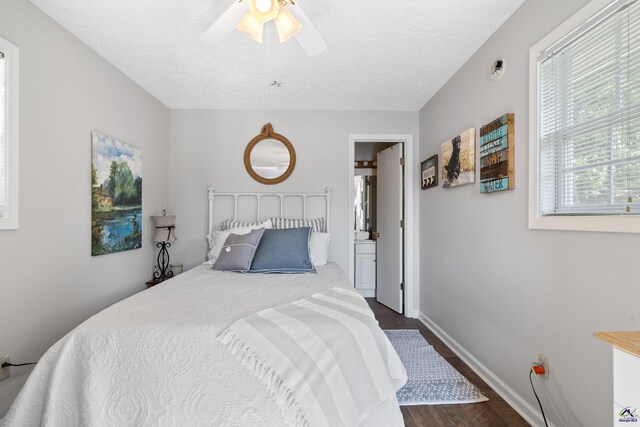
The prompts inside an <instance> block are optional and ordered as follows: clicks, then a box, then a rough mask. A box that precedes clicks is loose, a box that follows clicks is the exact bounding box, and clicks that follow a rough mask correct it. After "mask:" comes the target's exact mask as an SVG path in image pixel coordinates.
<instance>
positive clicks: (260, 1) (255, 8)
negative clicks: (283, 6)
mask: <svg viewBox="0 0 640 427" xmlns="http://www.w3.org/2000/svg"><path fill="white" fill-rule="evenodd" d="M247 4H248V5H249V11H250V12H251V14H252V15H253V17H254V18H255V19H256V20H258V22H260V23H262V24H264V23H265V22H268V21H271V20H272V19H274V18H275V17H276V16H278V12H279V11H280V3H279V2H278V0H248V1H247Z"/></svg>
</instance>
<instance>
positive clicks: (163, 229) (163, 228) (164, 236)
mask: <svg viewBox="0 0 640 427" xmlns="http://www.w3.org/2000/svg"><path fill="white" fill-rule="evenodd" d="M152 218H153V222H154V223H155V224H156V232H155V235H154V236H153V241H154V242H175V241H176V240H178V239H176V233H175V225H176V215H166V216H154V217H152Z"/></svg>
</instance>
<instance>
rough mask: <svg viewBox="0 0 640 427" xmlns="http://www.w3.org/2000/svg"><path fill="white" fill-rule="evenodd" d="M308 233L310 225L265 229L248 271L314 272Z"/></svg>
mask: <svg viewBox="0 0 640 427" xmlns="http://www.w3.org/2000/svg"><path fill="white" fill-rule="evenodd" d="M310 234H311V227H302V228H286V229H282V230H275V229H267V230H265V232H264V236H263V237H262V240H261V241H260V247H258V250H257V251H256V255H255V257H254V258H253V263H252V264H251V270H249V273H315V271H316V269H315V268H314V267H313V263H312V262H311V257H310V256H309V236H310Z"/></svg>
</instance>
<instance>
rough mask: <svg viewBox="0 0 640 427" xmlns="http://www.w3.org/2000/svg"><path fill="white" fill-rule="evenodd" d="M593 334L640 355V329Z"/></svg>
mask: <svg viewBox="0 0 640 427" xmlns="http://www.w3.org/2000/svg"><path fill="white" fill-rule="evenodd" d="M593 335H594V336H595V337H596V338H600V339H601V340H603V341H606V342H608V343H609V344H612V345H613V346H614V347H618V348H619V349H621V350H624V351H627V352H629V353H631V354H634V355H636V356H638V357H640V331H627V332H596V333H595V334H593Z"/></svg>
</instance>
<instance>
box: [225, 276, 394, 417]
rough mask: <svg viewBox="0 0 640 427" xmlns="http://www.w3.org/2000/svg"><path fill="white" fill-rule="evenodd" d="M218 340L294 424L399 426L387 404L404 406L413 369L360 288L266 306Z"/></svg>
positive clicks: (321, 293) (328, 292)
mask: <svg viewBox="0 0 640 427" xmlns="http://www.w3.org/2000/svg"><path fill="white" fill-rule="evenodd" d="M218 339H219V341H220V342H221V343H222V345H223V346H224V347H225V348H226V349H227V350H229V351H230V352H231V354H233V355H234V356H235V357H236V358H237V359H238V360H239V361H240V362H241V364H242V365H243V366H244V367H245V368H247V369H249V370H250V371H251V372H252V374H253V375H255V376H256V377H258V378H259V379H260V380H261V381H262V382H263V383H264V384H265V385H266V386H267V388H268V389H269V391H270V392H271V394H272V395H273V396H274V398H275V401H276V403H277V405H278V406H279V407H280V409H281V410H282V414H283V418H284V419H285V421H286V422H287V424H288V425H292V426H309V427H312V426H331V427H338V426H349V427H350V426H364V425H366V426H374V425H386V426H389V425H392V424H390V421H389V418H385V417H383V416H380V413H381V412H382V411H381V410H380V408H381V407H383V406H387V407H388V406H389V405H390V403H391V404H392V405H394V406H395V407H396V408H397V401H396V394H395V392H396V390H398V389H400V388H401V387H402V386H403V385H404V384H405V382H406V381H407V375H406V371H405V369H404V366H403V365H402V362H401V361H400V359H399V357H398V355H397V353H396V351H395V349H394V348H393V346H392V345H391V343H390V342H389V340H388V339H387V337H386V335H385V334H384V333H383V332H382V330H381V329H380V328H379V326H378V322H377V321H376V320H375V318H374V316H373V313H372V312H371V310H370V309H369V307H368V305H367V303H366V301H365V300H364V298H362V296H360V295H359V294H358V293H356V292H353V291H350V290H347V289H343V288H337V287H336V288H331V289H329V290H327V291H324V292H320V293H316V294H313V295H311V296H309V297H306V298H302V299H299V300H296V301H293V302H291V303H287V304H283V305H280V306H277V307H274V308H268V309H265V310H261V311H259V312H257V313H254V314H252V315H249V316H247V317H244V318H242V319H240V320H238V321H236V322H235V323H233V324H232V325H231V326H230V327H228V328H227V329H226V330H224V331H223V332H222V333H221V334H220V335H219V336H218ZM397 412H398V414H399V411H397ZM392 419H393V420H394V422H393V424H399V425H402V417H401V416H400V417H399V419H398V417H395V418H392Z"/></svg>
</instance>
